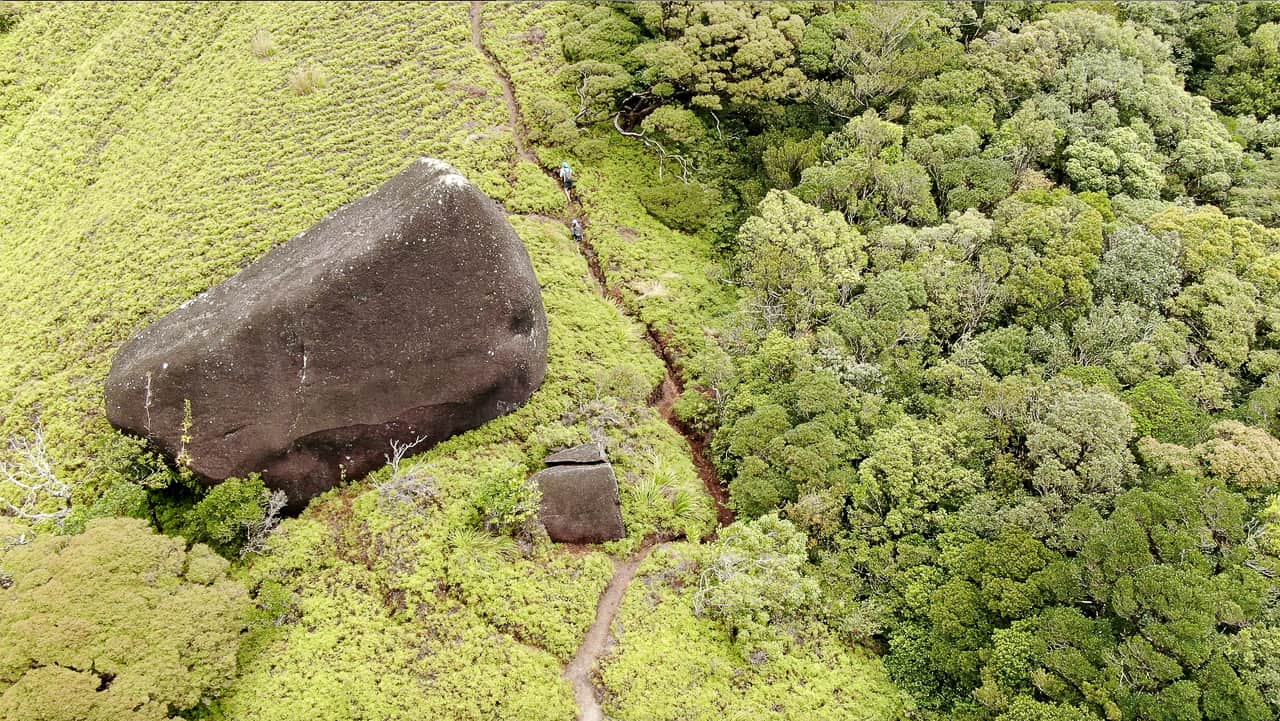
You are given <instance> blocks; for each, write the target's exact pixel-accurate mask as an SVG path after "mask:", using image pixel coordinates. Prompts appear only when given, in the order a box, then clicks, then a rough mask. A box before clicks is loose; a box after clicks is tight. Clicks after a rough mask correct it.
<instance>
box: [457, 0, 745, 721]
mask: <svg viewBox="0 0 1280 721" xmlns="http://www.w3.org/2000/svg"><path fill="white" fill-rule="evenodd" d="M483 10H484V3H483V2H481V1H480V0H472V2H471V8H470V14H471V42H472V44H473V45H475V47H476V49H477V50H479V51H480V53H481V54H482V55H484V57H485V59H486V60H487V61H488V63H489V67H490V68H491V69H492V70H493V74H494V76H495V77H496V78H497V80H498V84H499V85H501V86H502V95H503V99H504V100H505V101H506V104H507V112H508V115H509V117H510V125H511V136H512V138H513V140H514V143H515V147H516V153H517V154H518V155H519V156H520V157H521V158H522V159H524V160H528V161H529V162H532V163H534V164H535V165H537V166H538V167H539V168H540V169H541V170H542V172H543V173H545V174H546V175H547V176H548V177H550V178H551V179H552V180H554V181H555V182H556V183H557V184H559V182H560V179H559V177H558V175H557V174H556V172H555V170H554V169H553V168H551V167H549V166H547V165H546V164H545V163H543V162H542V160H541V159H540V158H538V156H537V153H535V152H534V150H533V149H532V147H531V146H530V144H529V133H528V129H527V127H526V125H525V122H524V114H523V113H522V112H521V110H520V103H519V100H518V99H517V97H516V92H515V85H514V84H513V83H512V81H511V75H510V74H509V73H508V72H507V70H506V68H505V67H503V65H502V62H501V61H500V60H499V59H498V57H497V56H496V55H494V54H493V53H492V52H491V51H490V50H489V48H488V47H487V46H486V45H485V43H484V22H483V18H482V13H483ZM565 198H566V199H567V200H568V207H567V209H566V211H565V214H564V216H563V217H562V218H561V219H560V220H561V221H562V222H564V224H565V225H566V226H568V225H569V222H570V221H571V220H572V219H573V218H578V219H579V221H580V222H581V223H582V225H583V226H584V228H589V227H590V222H589V220H588V219H587V217H586V215H585V213H584V212H583V207H582V201H581V199H580V198H579V197H578V194H577V193H575V192H573V191H571V190H568V189H565ZM578 250H579V252H581V253H582V255H583V257H584V258H585V259H586V261H587V267H588V268H590V269H591V276H592V277H593V278H594V279H595V281H596V290H597V292H599V293H600V295H601V296H603V297H606V298H610V299H612V300H614V301H617V305H618V307H619V308H621V309H622V311H623V312H624V313H626V314H627V315H628V316H630V317H631V318H632V319H633V320H635V321H636V322H637V323H639V324H640V325H641V326H643V327H644V328H645V329H646V338H647V340H648V342H649V345H650V346H651V347H652V348H653V352H654V353H655V354H656V355H657V356H658V357H659V358H661V359H662V362H663V364H664V365H665V366H666V376H665V377H664V378H663V380H662V383H661V384H659V386H658V387H657V388H656V389H654V392H653V395H652V396H651V397H650V398H649V407H651V408H653V409H654V410H655V411H657V412H658V414H659V415H660V416H661V417H662V418H663V420H665V421H666V422H667V424H668V425H670V426H671V427H672V428H673V429H674V430H675V431H676V432H677V433H679V434H680V436H681V437H683V438H684V439H685V442H686V444H687V445H688V446H689V455H690V457H691V458H692V459H693V464H694V466H695V467H696V468H697V470H698V475H699V476H700V477H701V478H702V483H703V486H704V487H705V488H706V490H707V494H708V495H710V496H711V498H712V499H713V500H714V501H715V505H716V519H717V521H718V522H719V525H720V526H726V525H728V524H730V523H732V522H733V520H734V516H733V511H732V510H730V508H729V506H728V504H727V501H728V498H727V494H726V493H725V489H724V486H722V485H720V478H719V476H718V475H717V473H716V469H715V466H714V465H712V463H711V459H710V457H709V456H708V455H707V447H706V442H705V441H704V440H703V438H702V437H701V436H699V435H698V434H696V433H694V432H692V431H691V430H690V429H689V428H687V427H686V426H685V425H684V424H683V423H681V422H680V420H679V419H678V418H676V416H675V413H674V411H673V407H674V405H675V402H676V400H677V399H678V398H679V397H680V394H681V393H682V392H683V391H684V382H683V379H682V378H681V377H680V374H679V372H678V370H677V368H676V365H675V360H674V355H673V354H672V353H671V351H670V350H669V349H668V348H667V346H666V343H665V342H664V341H663V339H662V337H661V335H659V334H658V333H657V332H656V331H655V330H654V329H653V328H651V327H649V326H648V325H647V324H646V323H645V322H644V321H643V320H642V319H640V318H639V317H637V316H636V315H635V314H634V313H632V312H631V311H630V310H629V309H628V308H627V307H626V305H625V304H624V303H622V295H621V293H619V292H618V290H617V289H615V288H611V287H610V286H609V283H608V280H607V279H606V277H605V274H604V269H603V268H602V267H601V265H600V256H599V255H598V254H597V253H596V250H595V247H594V246H592V245H591V241H590V240H586V239H584V240H583V242H582V243H581V244H578ZM656 545H661V544H653V545H649V544H646V545H645V546H644V547H643V548H641V549H640V550H639V551H638V552H636V553H635V554H633V555H632V556H631V557H630V558H627V559H625V560H615V561H614V564H613V577H612V578H611V579H610V580H609V584H608V585H607V586H606V587H605V590H604V593H603V594H601V596H600V601H599V603H597V605H596V617H595V621H594V622H593V623H592V624H591V627H590V628H589V629H588V630H587V633H586V636H585V637H583V639H582V644H581V645H580V646H579V647H578V652H577V653H576V654H575V655H574V658H573V660H572V661H571V662H570V663H569V664H568V665H567V666H566V667H565V670H564V678H565V679H566V680H567V681H569V683H570V685H571V686H572V687H573V696H574V699H575V700H576V701H577V704H578V721H603V720H604V718H605V717H604V711H603V710H602V709H601V707H600V701H599V699H598V698H597V696H598V695H599V694H600V689H598V688H597V687H596V684H595V680H594V673H595V668H596V664H597V663H598V661H599V659H600V657H601V656H602V655H603V654H604V652H605V650H606V647H607V646H608V642H609V637H610V634H611V630H612V627H613V620H614V618H615V617H616V616H617V614H618V609H619V607H621V605H622V599H623V597H624V596H625V595H626V592H627V587H628V586H630V585H631V581H632V579H634V578H635V575H636V571H637V570H638V569H639V568H640V564H641V562H643V561H644V559H645V558H646V557H647V556H648V555H649V553H650V551H652V550H653V549H654V547H655V546H656Z"/></svg>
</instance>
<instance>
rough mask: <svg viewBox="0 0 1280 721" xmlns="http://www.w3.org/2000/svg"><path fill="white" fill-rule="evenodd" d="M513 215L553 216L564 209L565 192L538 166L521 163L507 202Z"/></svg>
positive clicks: (508, 208)
mask: <svg viewBox="0 0 1280 721" xmlns="http://www.w3.org/2000/svg"><path fill="white" fill-rule="evenodd" d="M505 204H506V206H507V211H508V212H511V213H540V214H542V215H552V214H555V213H559V212H560V211H562V210H563V209H564V206H565V199H564V191H562V190H560V186H558V185H556V182H555V181H554V180H552V179H551V178H549V177H547V175H546V173H543V172H542V169H541V168H539V167H538V166H537V165H535V164H533V163H530V162H528V161H521V162H520V164H519V165H517V166H516V169H515V184H514V187H513V188H512V190H511V195H510V197H508V198H507V199H506V201H505Z"/></svg>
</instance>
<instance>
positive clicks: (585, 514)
mask: <svg viewBox="0 0 1280 721" xmlns="http://www.w3.org/2000/svg"><path fill="white" fill-rule="evenodd" d="M544 462H545V463H546V464H547V465H548V466H549V468H546V469H544V470H541V471H538V472H537V473H535V474H533V478H532V479H531V480H532V481H533V482H534V483H536V484H537V485H538V489H539V490H540V491H541V492H542V501H541V504H540V505H539V508H538V520H539V521H541V522H542V525H543V527H544V528H546V529H547V535H548V536H550V537H551V540H553V541H556V542H557V543H604V542H605V541H616V540H618V539H619V538H622V537H624V536H626V535H627V531H626V527H625V526H624V525H623V523H622V504H621V502H620V499H619V497H618V479H617V477H616V476H615V475H614V473H613V466H612V465H610V464H609V461H608V460H607V459H606V458H605V455H604V449H603V448H601V447H600V445H599V444H597V443H586V444H583V445H581V446H575V447H573V448H570V449H568V450H564V451H561V452H559V453H554V454H552V455H550V456H547V458H546V459H545V461H544Z"/></svg>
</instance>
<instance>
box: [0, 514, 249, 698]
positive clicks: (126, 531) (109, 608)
mask: <svg viewBox="0 0 1280 721" xmlns="http://www.w3.org/2000/svg"><path fill="white" fill-rule="evenodd" d="M0 562H3V565H4V568H5V569H6V572H7V573H8V574H11V579H12V580H11V582H10V583H9V584H7V587H0V718H6V719H66V720H68V721H70V720H71V719H112V720H113V721H161V720H162V719H169V718H172V717H173V716H174V715H175V714H176V713H182V712H186V711H189V710H193V709H198V708H199V707H200V706H201V705H202V704H204V703H205V701H206V699H209V698H211V697H213V696H216V695H217V694H218V693H219V692H220V691H221V690H222V689H223V688H225V687H226V686H227V684H228V683H229V682H230V681H231V679H232V678H233V676H234V673H235V670H236V650H237V647H238V646H239V644H240V633H241V631H242V630H243V629H244V625H245V618H246V617H247V613H248V610H249V602H248V594H247V593H246V591H245V589H244V588H243V587H242V586H240V584H238V583H236V582H234V581H231V580H229V579H228V578H227V575H226V571H227V562H226V561H224V560H223V559H221V558H219V557H218V556H217V555H216V554H214V552H213V551H211V550H210V549H209V548H208V547H206V546H202V545H196V546H193V547H192V548H191V549H190V550H189V551H188V550H186V542H185V541H183V540H182V539H180V538H169V537H166V536H161V535H158V534H156V533H154V532H152V531H151V529H149V528H148V527H147V524H146V522H145V521H142V520H137V519H98V520H93V521H90V522H89V523H88V525H87V526H86V529H85V532H84V533H82V534H80V535H78V536H42V537H39V538H37V539H36V540H35V541H34V542H32V543H31V544H30V545H26V546H20V547H18V548H16V549H13V550H10V551H8V552H7V553H4V555H3V556H2V557H0Z"/></svg>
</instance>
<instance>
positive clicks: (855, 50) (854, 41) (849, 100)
mask: <svg viewBox="0 0 1280 721" xmlns="http://www.w3.org/2000/svg"><path fill="white" fill-rule="evenodd" d="M946 26H947V22H946V20H945V19H944V18H942V17H940V16H939V15H938V13H937V12H936V10H935V9H934V8H931V7H928V6H925V5H922V4H911V3H864V4H856V5H847V6H844V7H841V8H839V9H838V10H837V12H833V13H825V14H822V15H819V16H818V17H817V18H815V19H814V21H813V22H811V23H809V25H808V26H807V27H806V28H805V33H804V39H803V41H802V42H801V44H800V67H801V68H802V69H804V71H805V73H806V74H807V75H808V76H809V78H810V80H809V82H807V83H806V84H805V85H804V88H803V90H802V93H803V95H804V97H805V98H806V100H808V101H809V102H811V103H813V104H814V105H816V106H818V107H819V108H821V109H823V110H825V111H826V112H828V113H831V114H833V115H836V116H838V117H843V118H849V117H853V116H854V115H857V114H858V113H860V112H861V111H863V110H865V109H868V108H875V109H879V110H886V109H889V108H891V107H892V106H893V104H894V103H896V102H899V101H900V100H901V99H903V98H902V96H907V97H910V96H911V95H912V94H913V91H914V90H915V87H914V85H915V83H916V82H918V81H919V80H922V79H924V78H927V77H930V76H932V75H934V74H936V73H937V72H938V71H940V70H941V69H943V68H944V67H946V66H947V65H948V63H949V62H950V61H951V60H952V58H953V57H954V56H955V55H957V54H958V53H959V52H960V51H961V49H962V48H961V46H960V44H959V43H957V42H956V41H955V40H953V39H952V38H951V37H949V36H948V34H947V33H946ZM897 108H898V109H899V111H900V108H901V105H898V106H897Z"/></svg>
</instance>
